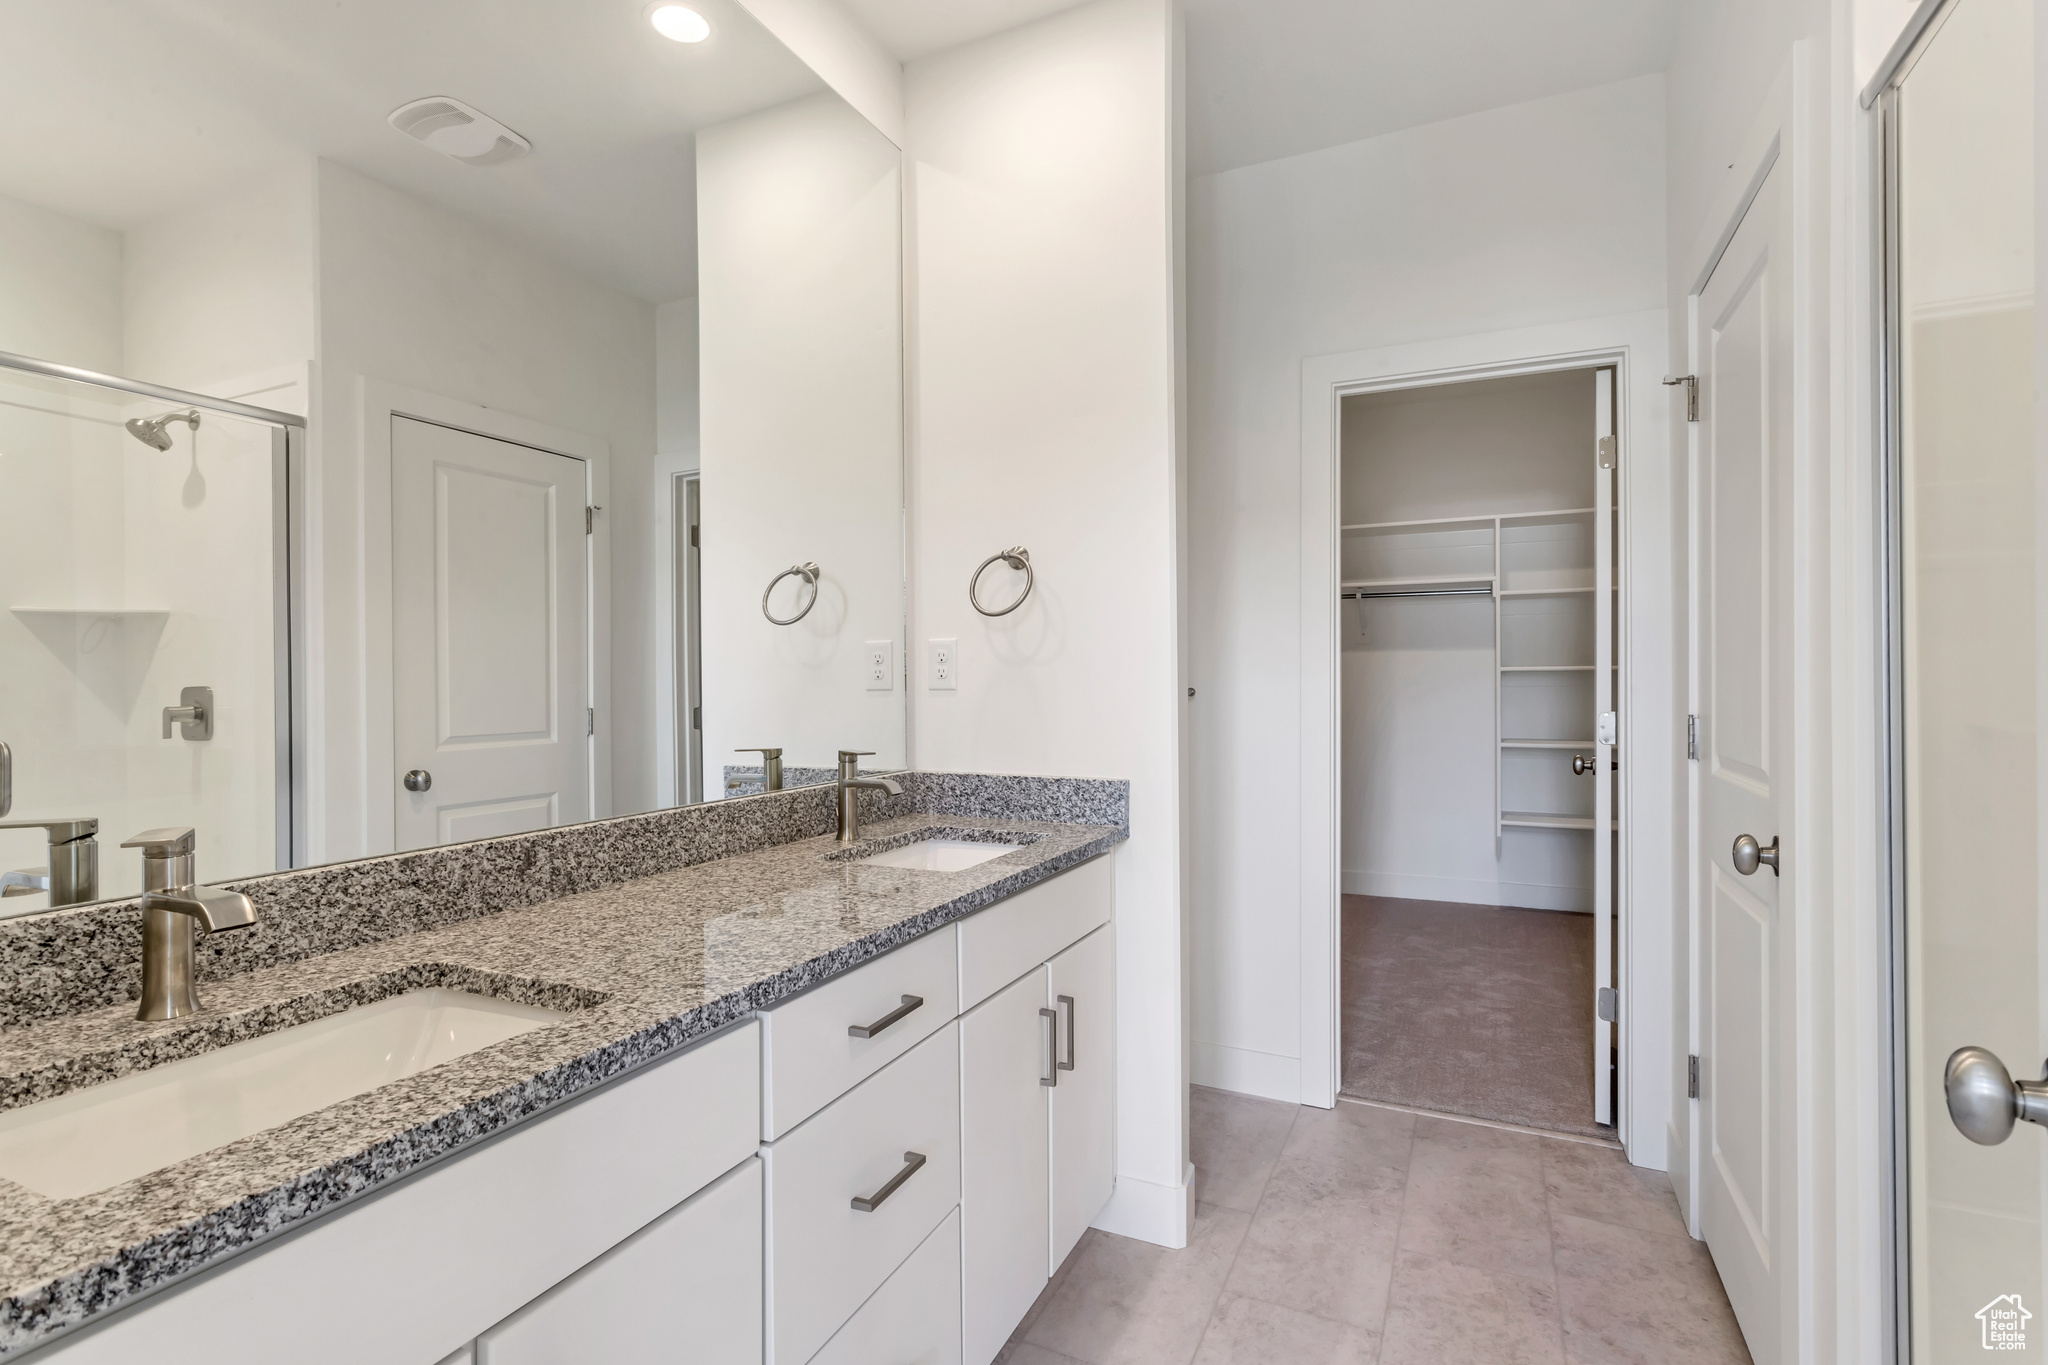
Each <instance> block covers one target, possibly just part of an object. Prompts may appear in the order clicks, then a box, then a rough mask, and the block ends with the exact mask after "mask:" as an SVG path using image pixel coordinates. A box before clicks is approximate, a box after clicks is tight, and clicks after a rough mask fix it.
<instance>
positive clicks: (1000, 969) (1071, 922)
mask: <svg viewBox="0 0 2048 1365" xmlns="http://www.w3.org/2000/svg"><path fill="white" fill-rule="evenodd" d="M1113 867H1114V864H1112V862H1111V861H1110V858H1109V856H1108V855H1107V854H1105V855H1103V856H1102V857H1099V858H1095V859H1092V860H1090V861H1088V862H1085V863H1083V864H1081V865H1080V866H1079V867H1077V868H1074V869H1072V870H1071V871H1067V872H1062V873H1061V874H1060V875H1059V876H1057V877H1054V878H1053V879H1052V880H1051V881H1046V882H1040V883H1039V884H1038V885H1036V886H1033V887H1027V888H1026V889H1025V890H1022V891H1019V892H1018V893H1017V894H1016V895H1014V896H1011V897H1010V898H1009V899H1007V900H1002V901H997V902H996V903H995V904H994V905H992V906H990V907H989V908H988V909H986V910H983V911H981V912H980V913H978V914H974V915H969V916H968V917H967V918H966V919H964V920H961V921H960V923H959V924H958V925H957V926H955V927H957V928H958V929H959V931H960V1013H962V1014H965V1013H967V1011H969V1010H971V1009H973V1008H974V1007H975V1006H976V1005H979V1004H980V1003H981V1002H982V1001H984V1000H986V999H988V998H989V997H990V996H991V995H994V994H995V993H996V992H997V991H999V990H1001V989H1002V988H1003V987H1005V986H1007V985H1009V984H1010V983H1011V982H1012V981H1015V980H1016V979H1017V978H1018V977H1020V976H1022V975H1024V973H1026V972H1028V971H1030V970H1031V969H1032V968H1033V967H1036V966H1038V965H1039V964H1040V963H1042V962H1048V961H1050V960H1051V959H1053V958H1055V957H1057V956H1059V953H1060V950H1061V949H1063V948H1065V947H1066V946H1067V945H1068V944H1070V943H1077V942H1079V941H1080V940H1081V939H1082V938H1083V937H1084V936H1086V935H1087V933H1088V931H1089V930H1091V929H1094V928H1095V927H1096V926H1098V925H1102V924H1107V923H1109V920H1110V917H1111V915H1112V914H1113V913H1114V911H1115V908H1116V883H1115V880H1114V876H1113Z"/></svg>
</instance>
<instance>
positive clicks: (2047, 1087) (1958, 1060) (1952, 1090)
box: [1941, 1047, 2048, 1147]
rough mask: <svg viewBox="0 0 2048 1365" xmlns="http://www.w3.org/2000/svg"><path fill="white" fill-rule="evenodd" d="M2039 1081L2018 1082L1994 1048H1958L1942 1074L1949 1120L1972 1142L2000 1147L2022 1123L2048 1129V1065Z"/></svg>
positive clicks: (2043, 1068)
mask: <svg viewBox="0 0 2048 1365" xmlns="http://www.w3.org/2000/svg"><path fill="white" fill-rule="evenodd" d="M2041 1073H2042V1074H2041V1079H2040V1080H2038V1081H2015V1080H2014V1079H2013V1078H2012V1073H2011V1072H2009V1071H2007V1070H2006V1069H2005V1063H2004V1062H2001V1061H1999V1060H1998V1054H1996V1053H1994V1052H1992V1051H1991V1050H1990V1049H1989V1048H1982V1047H1959V1048H1957V1049H1956V1050H1955V1051H1954V1052H1953V1053H1951V1054H1949V1059H1948V1065H1947V1066H1946V1067H1945V1068H1943V1070H1942V1077H1941V1088H1942V1093H1943V1094H1944V1095H1945V1096H1946V1097H1947V1099H1948V1116H1949V1118H1950V1119H1952V1120H1954V1122H1955V1125H1956V1128H1957V1129H1958V1130H1959V1131H1960V1132H1961V1133H1962V1135H1963V1136H1964V1137H1966V1138H1968V1139H1969V1140H1970V1141H1972V1142H1974V1143H1977V1144H1979V1145H1981V1146H1985V1147H1996V1146H1997V1145H1998V1144H1999V1143H2001V1142H2003V1141H2005V1140H2006V1139H2007V1138H2008V1137H2011V1136H2012V1126H2013V1124H2014V1123H2016V1122H2017V1121H2019V1120H2020V1119H2025V1120H2026V1121H2027V1122H2029V1123H2039V1124H2044V1125H2048V1063H2043V1065H2042V1068H2041Z"/></svg>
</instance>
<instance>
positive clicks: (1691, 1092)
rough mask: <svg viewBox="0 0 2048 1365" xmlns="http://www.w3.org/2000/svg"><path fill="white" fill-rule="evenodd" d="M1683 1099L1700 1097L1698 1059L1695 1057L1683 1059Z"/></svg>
mask: <svg viewBox="0 0 2048 1365" xmlns="http://www.w3.org/2000/svg"><path fill="white" fill-rule="evenodd" d="M1685 1097H1686V1098H1687V1099H1689V1100H1696V1099H1698V1098H1699V1097H1700V1059H1699V1057H1698V1056H1697V1055H1694V1056H1690V1057H1687V1058H1686V1059H1685Z"/></svg>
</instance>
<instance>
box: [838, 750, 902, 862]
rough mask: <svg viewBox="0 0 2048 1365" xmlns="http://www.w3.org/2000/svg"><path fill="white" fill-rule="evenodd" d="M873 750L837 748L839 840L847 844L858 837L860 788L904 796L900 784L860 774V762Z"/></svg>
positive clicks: (870, 754)
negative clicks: (838, 749)
mask: <svg viewBox="0 0 2048 1365" xmlns="http://www.w3.org/2000/svg"><path fill="white" fill-rule="evenodd" d="M872 756H873V755H872V753H870V752H869V751H867V750H861V749H841V750H840V751H839V842H840V843H841V844H850V843H853V842H854V841H856V840H858V839H859V838H860V802H859V799H858V798H859V796H860V792H861V789H862V788H867V789H869V790H872V791H879V792H887V793H888V794H889V795H891V796H901V795H903V788H902V786H901V784H899V783H896V782H892V781H890V780H889V779H888V778H886V777H862V776H860V761H861V760H862V759H864V758H870V757H872Z"/></svg>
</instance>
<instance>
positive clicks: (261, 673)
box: [0, 353, 305, 917]
mask: <svg viewBox="0 0 2048 1365" xmlns="http://www.w3.org/2000/svg"><path fill="white" fill-rule="evenodd" d="M304 434H305V419H304V418H303V417H302V416H298V415H295V414H292V413H287V412H281V411H274V410H271V409H267V408H262V407H256V406H252V405H250V404H247V403H242V402H236V401H231V400H226V399H220V398H213V397H208V396H205V395H201V394H194V393H186V392H182V391H179V390H175V389H168V388H163V387H161V386H157V385H152V384H145V383H140V382H138V381H133V380H126V379H120V378H116V377H114V376H110V375H100V374H94V373H92V372H90V371H84V370H76V369H72V368H70V367H67V366H61V365H55V364H50V363H48V362H44V361H39V360H34V359H31V358H29V357H24V356H15V355H9V354H6V353H0V509H5V511H4V517H5V531H4V533H0V745H5V746H6V749H5V755H4V761H5V763H6V766H7V768H8V769H9V771H8V772H6V773H5V774H4V775H0V777H4V780H0V802H6V801H7V798H8V795H9V793H10V792H11V802H7V804H9V805H10V806H11V809H8V810H6V811H5V812H4V813H0V877H4V882H5V885H4V886H0V917H11V916H15V915H20V914H27V913H33V912H35V911H39V910H45V909H49V908H52V902H53V899H54V900H55V901H56V902H58V903H65V902H66V901H83V900H89V899H105V898H109V897H118V896H131V895H135V894H137V893H138V892H139V891H140V886H141V865H140V859H139V858H136V857H133V856H130V855H127V854H124V853H122V852H121V850H120V844H121V843H122V841H123V840H126V839H128V838H130V837H132V836H133V835H135V834H137V833H139V832H140V831H143V830H146V829H153V828H159V827H163V826H175V825H191V826H194V827H196V828H198V829H199V830H200V831H201V835H202V837H201V845H200V850H199V860H200V861H199V874H200V876H201V877H202V878H203V879H205V880H207V881H224V880H229V879H232V878H235V877H244V876H249V875H252V874H255V873H261V872H270V871H275V870H277V869H279V868H284V867H289V866H290V865H291V863H292V849H293V833H294V831H293V801H292V744H291V733H292V729H291V720H292V715H291V706H292V685H291V682H292V667H291V656H292V649H291V640H292V629H291V624H292V621H291V610H290V596H291V594H290V591H289V586H288V585H289V582H290V575H289V572H288V570H289V564H290V552H291V546H290V541H289V536H288V535H287V527H288V525H289V515H288V513H289V507H290V502H291V478H290V471H291V468H292V464H293V462H294V459H295V458H296V456H297V453H298V452H299V451H300V449H301V448H302V445H303V437H304ZM78 820H95V821H97V822H98V830H97V839H98V844H99V849H98V857H97V863H98V867H97V885H96V886H95V887H93V888H92V890H93V891H94V893H95V894H94V895H91V896H87V895H83V894H79V890H78V889H74V890H72V891H70V892H69V893H67V891H66V888H65V885H64V881H65V879H64V877H63V876H62V875H60V876H59V877H58V878H57V884H56V886H55V888H54V895H53V888H52V886H51V885H50V875H49V873H50V868H51V865H52V857H51V847H50V838H51V836H50V834H49V833H48V831H47V830H45V829H44V828H42V827H41V826H40V824H39V823H38V822H56V821H78ZM59 861H62V860H61V859H60V860H59Z"/></svg>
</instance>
